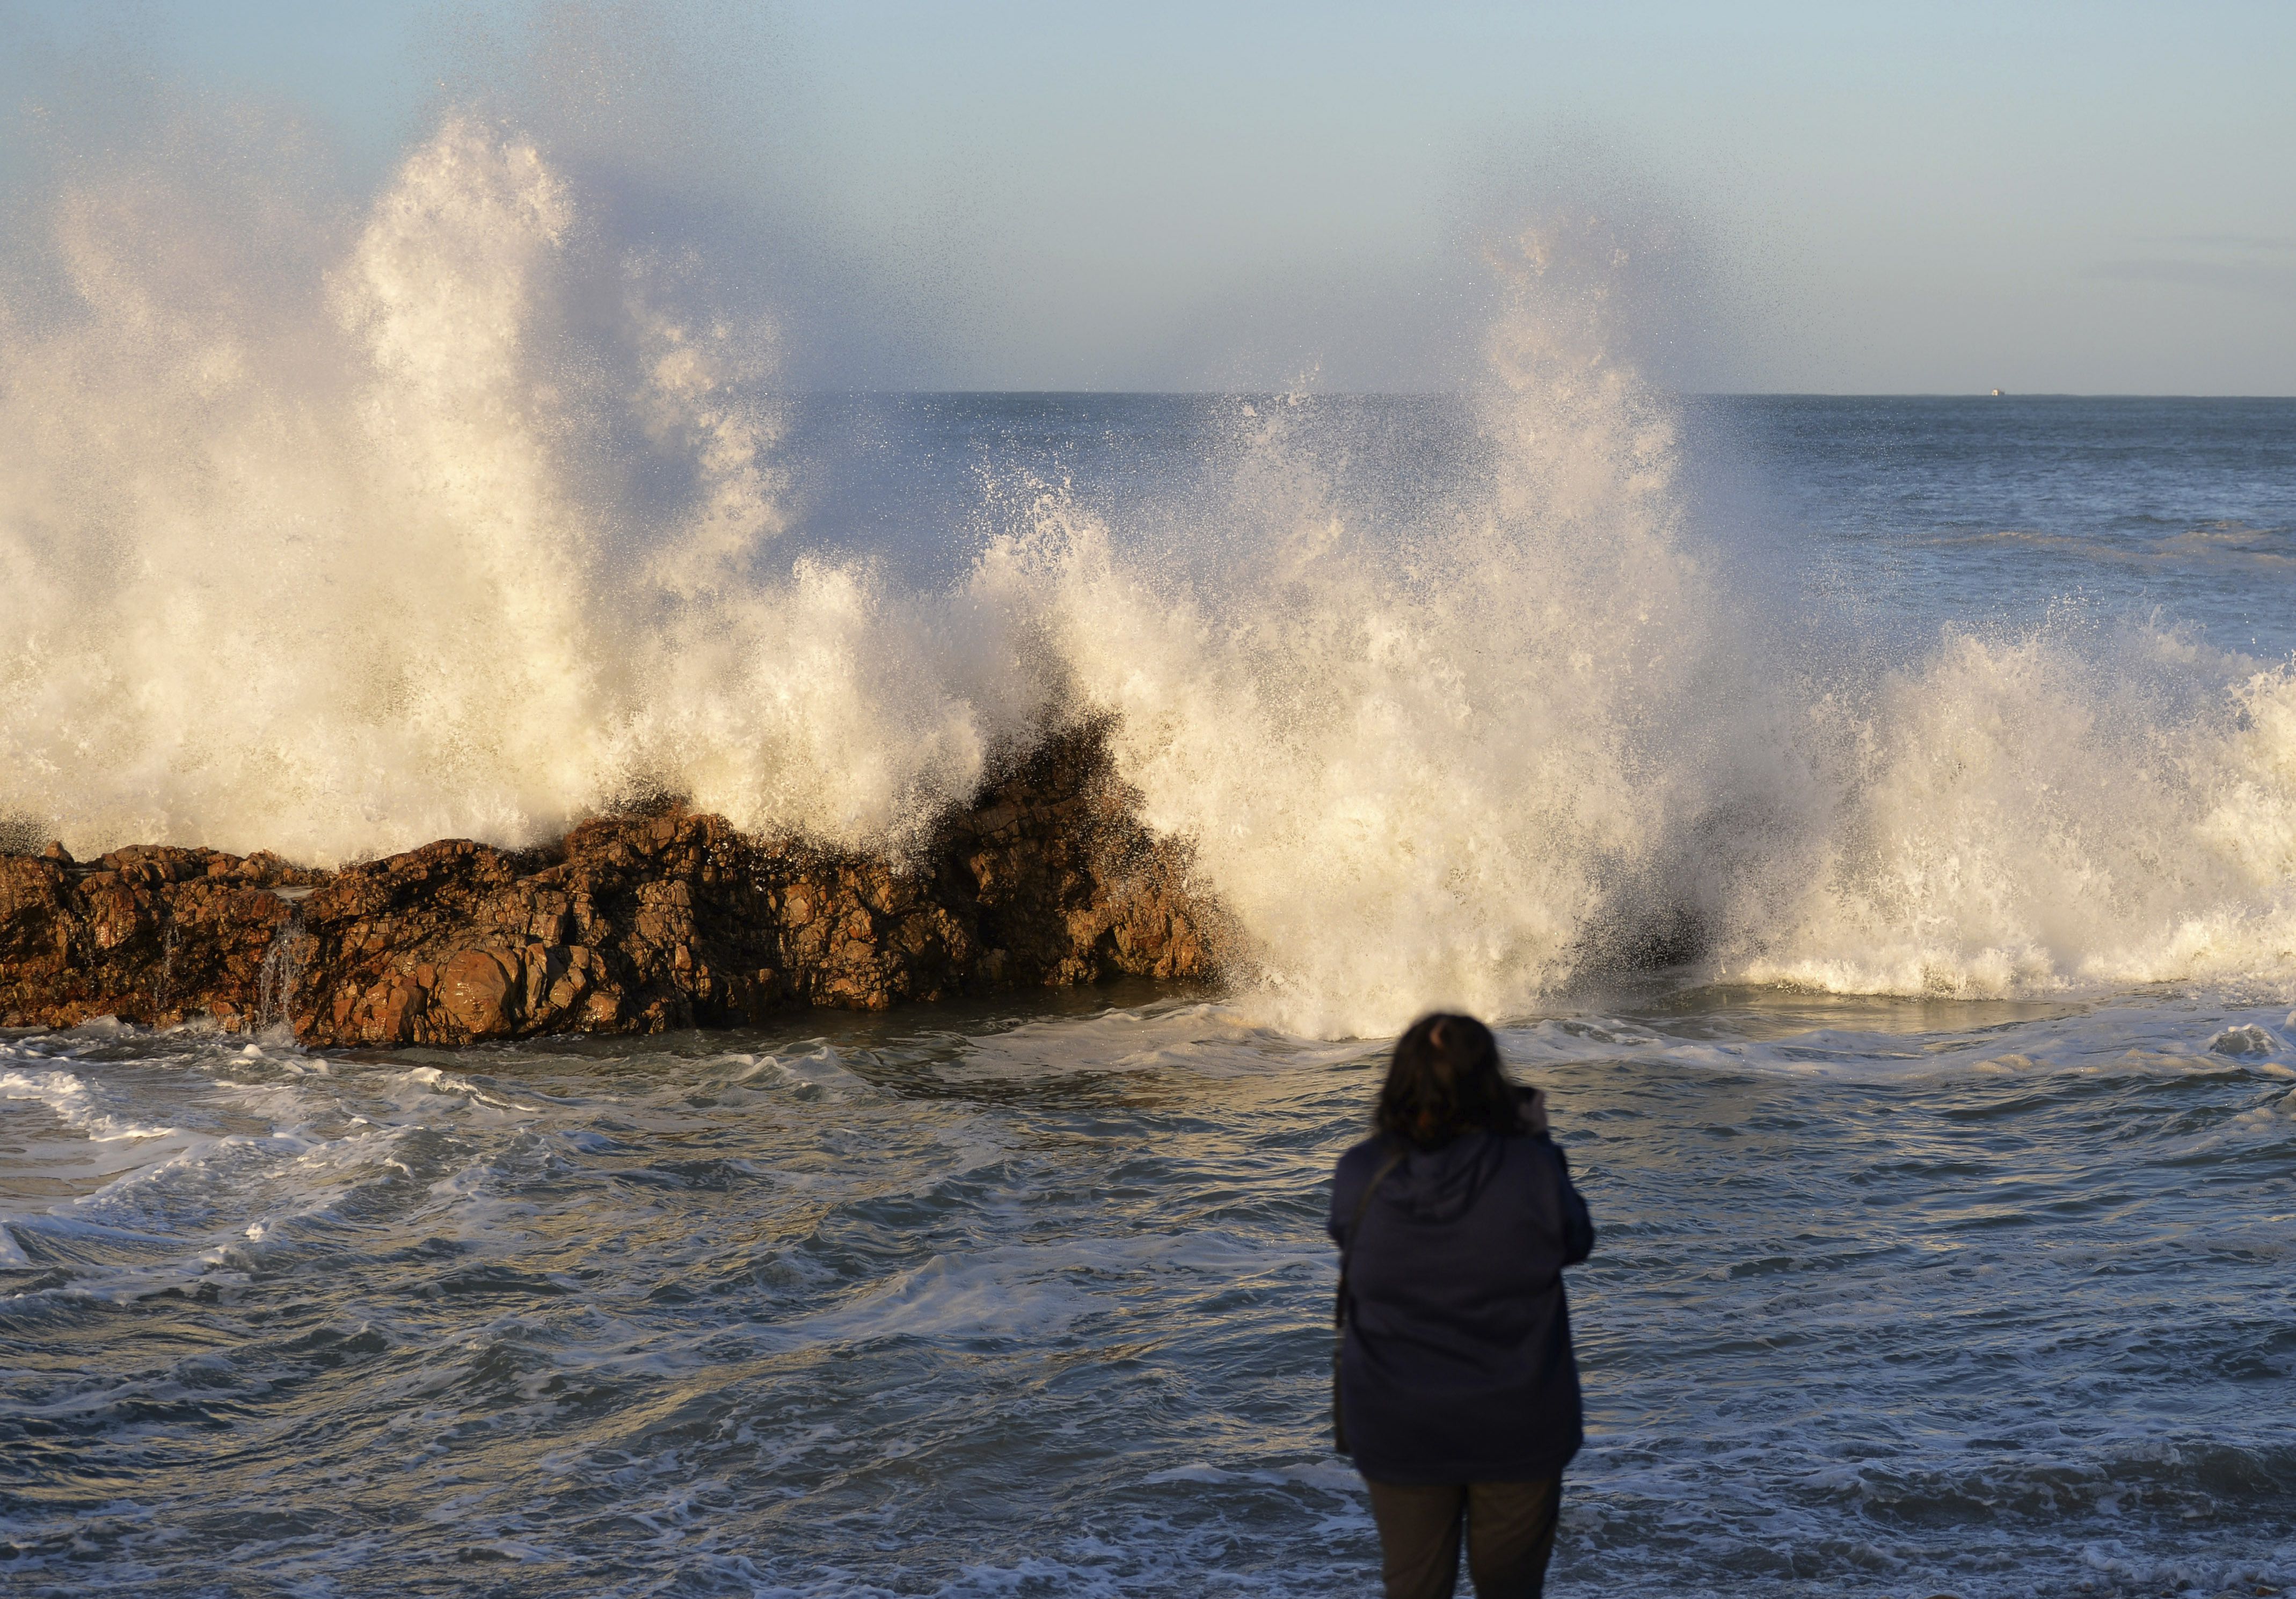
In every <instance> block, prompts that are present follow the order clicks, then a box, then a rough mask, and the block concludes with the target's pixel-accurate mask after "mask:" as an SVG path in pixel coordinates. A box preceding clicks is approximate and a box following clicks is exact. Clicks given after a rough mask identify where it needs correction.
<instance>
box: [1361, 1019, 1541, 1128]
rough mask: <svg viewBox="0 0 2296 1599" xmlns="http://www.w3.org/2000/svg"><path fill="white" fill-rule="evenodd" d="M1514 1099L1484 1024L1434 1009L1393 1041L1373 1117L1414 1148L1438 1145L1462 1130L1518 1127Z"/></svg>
mask: <svg viewBox="0 0 2296 1599" xmlns="http://www.w3.org/2000/svg"><path fill="white" fill-rule="evenodd" d="M1519 1104H1520V1101H1519V1100H1518V1099H1517V1097H1516V1094H1515V1089H1514V1087H1513V1085H1512V1084H1510V1083H1509V1082H1508V1081H1507V1080H1506V1077H1505V1073H1503V1072H1502V1071H1500V1070H1499V1045H1498V1040H1497V1039H1496V1038H1494V1037H1491V1029H1488V1028H1487V1027H1485V1026H1484V1025H1483V1024H1482V1023H1481V1022H1480V1021H1476V1020H1475V1019H1474V1018H1473V1017H1472V1016H1452V1015H1446V1014H1443V1013H1437V1014H1435V1015H1432V1016H1422V1017H1421V1018H1420V1019H1419V1020H1418V1021H1415V1022H1413V1023H1412V1024H1411V1026H1410V1028H1409V1029H1407V1030H1406V1031H1405V1033H1404V1035H1403V1037H1400V1038H1398V1039H1397V1040H1396V1041H1395V1054H1394V1055H1393V1056H1392V1057H1391V1058H1390V1060H1389V1062H1388V1063H1387V1081H1386V1082H1385V1083H1384V1084H1382V1086H1381V1087H1380V1091H1379V1103H1378V1105H1377V1107H1376V1108H1375V1109H1374V1111H1373V1112H1372V1120H1373V1123H1374V1126H1376V1127H1377V1128H1379V1130H1380V1131H1381V1132H1382V1133H1392V1134H1394V1135H1395V1136H1397V1137H1398V1138H1402V1139H1405V1140H1406V1141H1407V1142H1408V1143H1410V1144H1411V1145H1412V1146H1413V1147H1414V1148H1416V1149H1439V1148H1441V1147H1442V1146H1443V1145H1444V1144H1448V1143H1450V1142H1451V1140H1452V1139H1454V1138H1456V1137H1457V1136H1459V1135H1460V1134H1462V1133H1472V1132H1483V1131H1488V1132H1493V1133H1513V1132H1519V1131H1521V1121H1520V1119H1519V1117H1520V1111H1519V1109H1518V1106H1519Z"/></svg>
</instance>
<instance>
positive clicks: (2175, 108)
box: [0, 0, 2296, 394]
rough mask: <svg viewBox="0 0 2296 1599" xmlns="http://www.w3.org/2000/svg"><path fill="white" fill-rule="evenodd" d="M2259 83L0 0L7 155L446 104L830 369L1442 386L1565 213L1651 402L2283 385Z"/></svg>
mask: <svg viewBox="0 0 2296 1599" xmlns="http://www.w3.org/2000/svg"><path fill="white" fill-rule="evenodd" d="M2292 78H2296V7H2292V6H2288V5H2285V4H2213V5H2207V4H2203V5H2195V6H2189V7H2178V8H2167V7H2159V6H2145V5H2136V4H2110V3H2105V0H2092V3H2089V4H2079V5H2072V4H1926V5H1919V6H1882V5H1866V6H1845V5H1840V4H1833V5H1819V4H1738V5H1734V6H1729V7H1717V6H1709V5H1692V4H1622V5H1618V6H1603V7H1590V6H1579V5H1541V4H1520V5H1497V4H1414V5H1409V6H1404V5H1362V4H1288V3H1287V4H1227V5H1219V4H1193V3H1190V4H1153V5H1147V4H1135V5H1127V6H1119V5H1090V4H1046V3H1039V0H980V3H977V4H909V3H898V0H856V3H853V4H799V5H785V6H780V7H775V8H770V9H767V8H763V7H748V6H741V5H734V4H714V5H679V6H670V7H661V6H641V5H634V4H620V5H603V6H601V5H589V6H569V5H545V4H524V3H518V4H513V3H511V0H471V3H468V4H444V5H434V4H403V5H385V4H312V3H309V0H305V3H303V4H287V3H284V0H242V3H238V4H187V3H185V0H133V3H121V4H70V5H65V4H53V3H50V0H0V91H4V94H5V98H6V101H7V105H6V108H5V109H6V112H7V115H8V117H9V118H10V125H11V126H12V127H14V128H15V129H16V130H17V131H18V134H19V135H20V136H21V135H23V134H24V132H25V130H26V129H28V128H33V127H51V126H53V115H52V113H53V111H54V108H55V107H56V106H58V105H60V104H67V103H70V102H78V101H84V100H86V99H88V98H90V97H95V98H99V99H102V98H105V97H109V96H117V97H119V99H120V100H121V101H122V102H123V103H127V102H134V101H135V100H136V99H137V98H138V97H139V96H140V97H144V98H147V99H148V98H152V97H159V98H161V99H170V100H182V99H184V98H189V99H193V100H196V101H198V102H201V103H218V102H221V103H229V102H257V103H259V104H261V105H263V106H265V107H266V108H268V109H269V110H270V111H273V112H274V113H278V112H281V111H284V112H285V113H288V114H291V115H292V116H295V117H299V118H303V119H307V120H308V121H309V122H310V123H311V124H312V125H314V126H315V127H316V129H317V130H318V131H319V133H320V134H321V135H323V139H324V142H325V143H327V144H328V145H329V147H330V148H331V149H332V151H333V152H334V153H333V156H332V160H333V164H334V167H335V169H336V172H337V174H338V176H339V178H340V183H341V184H344V185H345V186H346V187H347V188H349V189H352V190H358V189H361V188H372V187H373V185H374V184H378V183H379V182H381V181H382V179H383V177H384V176H386V175H387V173H388V171H389V167H390V165H391V163H392V161H393V160H394V159H395V158H396V156H397V154H398V152H401V151H402V150H404V149H405V148H406V146H407V145H408V144H409V143H412V142H413V141H414V140H416V139H418V138H420V137H421V136H422V134H423V132H424V130H425V129H426V127H428V126H430V124H431V123H433V122H434V121H435V120H436V119H437V118H438V117H439V115H440V114H441V113H442V111H444V110H445V109H446V108H447V107H449V106H452V105H456V104H465V103H477V104H481V105H483V106H485V107H486V108H487V109H488V111H489V112H490V113H492V114H496V115H499V116H501V117H503V118H504V120H505V121H508V122H512V123H524V124H527V125H528V126H529V127H530V129H531V131H532V132H533V133H534V134H535V135H536V136H537V138H539V139H541V140H542V142H543V143H545V146H552V147H557V146H562V147H564V150H565V152H566V159H567V160H568V161H569V162H570V165H571V166H572V167H573V168H575V169H577V170H578V172H581V173H584V174H588V175H594V176H597V177H598V180H599V181H600V182H602V183H605V184H619V186H620V192H621V193H623V195H624V201H623V204H624V207H625V210H626V211H627V213H628V214H630V215H633V216H638V217H642V218H644V226H646V227H649V228H652V229H654V230H656V231H658V232H660V233H663V234H674V233H675V232H676V230H678V229H679V228H681V227H695V228H699V229H701V231H702V232H704V233H708V234H713V236H714V237H715V238H716V240H717V249H718V250H719V253H720V254H721V255H725V256H727V257H728V258H742V259H746V260H750V261H754V262H758V263H761V265H760V266H758V272H759V273H760V274H761V275H763V277H764V279H765V282H764V283H763V286H762V287H760V288H759V289H758V291H757V292H758V295H759V297H760V298H761V299H762V300H763V301H765V302H769V303H771V304H773V305H774V306H775V309H776V313H777V315H778V316H779V317H780V319H781V320H782V322H783V325H784V328H785V332H786V341H787V343H788V344H789V346H790V347H791V348H792V349H793V350H795V351H796V352H797V355H796V357H795V361H796V370H797V371H798V373H799V376H800V377H801V379H802V381H806V382H808V383H809V384H811V385H814V386H831V387H843V386H850V387H928V388H1020V389H1046V388H1053V389H1066V388H1115V389H1128V388H1141V389H1173V388H1178V389H1200V388H1275V387H1285V386H1290V385H1293V384H1297V383H1301V382H1307V383H1312V384H1317V385H1320V386H1323V387H1327V388H1333V389H1387V388H1415V387H1425V386H1430V385H1442V384H1444V383H1445V382H1446V381H1448V378H1449V375H1450V374H1451V373H1454V372H1455V371H1456V363H1457V362H1458V361H1459V360H1460V359H1462V358H1463V357H1462V351H1463V350H1464V349H1466V348H1469V347H1470V346H1471V345H1472V337H1473V329H1474V327H1475V325H1476V323H1477V318H1478V316H1480V310H1479V304H1480V300H1479V296H1480V293H1481V290H1480V287H1479V283H1480V276H1479V267H1478V266H1477V261H1478V257H1479V253H1480V250H1482V249H1483V248H1484V247H1485V246H1486V245H1487V244H1488V242H1490V241H1491V240H1493V239H1496V238H1500V237H1504V236H1505V234H1507V233H1508V232H1509V231H1510V230H1511V229H1513V228H1514V227H1517V226H1519V225H1521V224H1523V223H1524V222H1526V221H1529V220H1532V219H1535V218H1536V217H1538V216H1539V215H1540V214H1542V212H1544V211H1545V210H1546V209H1551V208H1554V207H1555V206H1558V205H1561V206H1568V207H1571V208H1576V209H1592V210H1599V211H1603V212H1604V213H1605V214H1608V213H1610V212H1611V211H1614V210H1615V211H1617V212H1620V213H1623V214H1626V215H1628V216H1629V217H1633V218H1635V219H1636V225H1637V226H1639V227H1641V228H1643V229H1644V231H1645V232H1647V231H1649V230H1650V229H1652V228H1653V227H1655V228H1657V229H1658V231H1659V232H1661V234H1664V235H1665V236H1667V237H1669V238H1670V239H1672V240H1674V241H1676V242H1677V248H1678V249H1679V250H1681V251H1682V252H1683V254H1684V256H1685V259H1686V260H1688V261H1689V262H1690V266H1688V267H1686V268H1685V269H1684V270H1682V271H1680V272H1677V274H1675V275H1674V276H1673V277H1672V278H1671V279H1670V280H1669V282H1670V283H1672V289H1671V291H1670V294H1671V299H1669V301H1668V302H1667V303H1666V304H1664V305H1660V306H1655V307H1652V309H1650V310H1649V311H1648V312H1647V315H1648V316H1650V317H1651V318H1652V319H1654V321H1655V322H1656V323H1657V324H1661V325H1657V326H1654V327H1652V329H1650V330H1648V338H1649V340H1650V344H1651V348H1653V349H1657V350H1660V351H1662V352H1668V353H1669V358H1670V359H1671V362H1672V371H1671V373H1670V375H1671V376H1672V377H1674V378H1675V380H1676V381H1681V382H1683V383H1685V384H1686V385H1689V386H1694V387H1699V388H1721V389H1792V390H1825V391H1836V392H1868V393H1882V392H1905V391H1914V392H1966V391H1970V390H1975V389H1987V388H1991V387H1994V386H1999V387H2002V388H2005V389H2011V390H2013V391H2021V392H2034V391H2074V392H2121V393H2136V392H2151V393H2161V392H2168V393H2249V394H2259V393H2271V394H2288V393H2296V93H2291V91H2290V89H2289V84H2290V82H2291V80H2292ZM39 119H46V120H45V121H41V120H39ZM133 121H134V119H133V117H127V118H126V119H125V121H122V120H120V119H112V120H110V121H107V120H106V119H103V118H102V117H94V118H89V117H81V118H80V120H79V126H80V127H82V131H80V132H78V133H77V134H74V135H69V137H72V138H78V139H79V140H80V141H82V142H83V143H86V142H88V141H95V142H98V143H100V142H102V138H103V137H107V136H111V135H103V134H100V133H98V132H91V131H87V130H88V129H91V128H93V129H102V128H115V129H116V128H117V127H124V126H127V125H128V124H131V123H133ZM49 136H65V135H49ZM118 136H119V137H123V138H124V137H127V136H129V135H124V134H122V135H118ZM82 153H83V154H85V153H86V152H82ZM47 169H48V170H53V166H51V167H50V168H47ZM632 195H636V196H638V198H636V199H632V198H630V196H632ZM729 219H731V220H729Z"/></svg>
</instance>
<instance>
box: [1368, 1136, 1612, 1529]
mask: <svg viewBox="0 0 2296 1599" xmlns="http://www.w3.org/2000/svg"><path fill="white" fill-rule="evenodd" d="M1397 1147H1398V1143H1395V1142H1390V1140H1389V1139H1387V1138H1385V1137H1375V1138H1366V1139H1365V1140H1364V1142H1362V1143H1361V1144H1357V1145H1356V1146H1355V1147H1354V1148H1353V1149H1350V1150H1349V1151H1348V1152H1347V1153H1346V1154H1344V1155H1341V1157H1340V1165H1339V1171H1338V1173H1337V1175H1336V1176H1335V1177H1334V1178H1333V1184H1332V1211H1331V1218H1330V1220H1329V1222H1328V1223H1327V1226H1328V1229H1329V1231H1330V1233H1331V1234H1332V1238H1333V1242H1336V1243H1338V1244H1339V1246H1340V1247H1341V1250H1342V1251H1349V1250H1350V1248H1351V1249H1352V1252H1351V1253H1349V1255H1348V1258H1347V1259H1348V1299H1349V1305H1348V1322H1347V1333H1346V1335H1345V1341H1344V1343H1343V1344H1342V1346H1341V1351H1340V1403H1341V1408H1342V1410H1343V1412H1344V1414H1345V1415H1346V1417H1347V1431H1348V1443H1349V1448H1350V1450H1351V1452H1352V1454H1353V1456H1354V1458H1355V1463H1356V1465H1357V1469H1359V1470H1360V1471H1361V1472H1363V1474H1364V1475H1365V1477H1367V1478H1369V1479H1371V1480H1373V1481H1374V1482H1394V1483H1406V1484H1429V1483H1456V1482H1527V1481H1532V1480H1537V1479H1539V1478H1543V1477H1553V1476H1555V1475H1557V1474H1558V1473H1560V1472H1561V1471H1562V1468H1563V1466H1564V1465H1565V1464H1567V1463H1568V1462H1569V1461H1570V1457H1571V1456H1573V1455H1575V1454H1577V1453H1578V1452H1579V1442H1580V1440H1581V1439H1582V1437H1583V1432H1582V1430H1581V1429H1582V1423H1581V1417H1580V1412H1579V1364H1578V1361H1577V1359H1576V1357H1574V1356H1573V1355H1572V1353H1571V1349H1570V1308H1569V1307H1568V1306H1567V1305H1565V1304H1564V1302H1563V1295H1562V1268H1563V1267H1566V1266H1573V1265H1576V1264H1577V1263H1578V1262H1579V1261H1581V1260H1584V1259H1586V1258H1587V1254H1588V1252H1589V1251H1592V1250H1593V1249H1594V1247H1595V1226H1594V1223H1593V1222H1592V1221H1590V1220H1589V1219H1588V1218H1587V1201H1585V1200H1583V1199H1581V1198H1579V1191H1578V1190H1577V1189H1576V1188H1574V1187H1572V1186H1571V1185H1570V1167H1569V1165H1568V1163H1567V1162H1566V1161H1565V1160H1563V1158H1562V1150H1560V1149H1559V1148H1557V1147H1556V1146H1555V1144H1554V1141H1553V1140H1552V1139H1550V1138H1548V1137H1547V1136H1546V1135H1545V1134H1543V1133H1539V1134H1529V1133H1524V1134H1513V1135H1501V1134H1497V1133H1467V1134H1463V1135H1462V1136H1459V1137H1456V1138H1454V1139H1453V1140H1452V1141H1451V1142H1450V1143H1448V1144H1445V1145H1443V1147H1442V1148H1440V1149H1436V1150H1413V1151H1412V1152H1410V1153H1409V1154H1407V1155H1406V1156H1405V1157H1404V1159H1403V1160H1402V1161H1401V1162H1400V1163H1399V1164H1398V1165H1397V1167H1396V1168H1395V1169H1394V1170H1392V1171H1390V1172H1389V1173H1388V1174H1387V1176H1386V1177H1385V1178H1383V1179H1382V1181H1381V1183H1380V1185H1379V1187H1378V1189H1377V1190H1376V1191H1375V1192H1374V1193H1373V1194H1372V1199H1371V1205H1370V1207H1369V1209H1368V1210H1365V1213H1364V1218H1363V1224H1362V1227H1361V1229H1360V1236H1359V1237H1357V1238H1356V1239H1354V1240H1352V1241H1350V1239H1349V1236H1348V1233H1349V1228H1350V1226H1351V1224H1352V1223H1353V1222H1354V1219H1355V1213H1356V1205H1357V1201H1359V1200H1361V1199H1362V1197H1363V1192H1364V1185H1365V1184H1366V1183H1368V1182H1370V1181H1371V1178H1372V1175H1373V1173H1374V1172H1376V1171H1377V1170H1378V1169H1379V1168H1380V1167H1381V1165H1382V1164H1383V1163H1384V1162H1385V1160H1387V1157H1388V1155H1389V1153H1390V1152H1392V1151H1393V1150H1394V1149H1395V1148H1397Z"/></svg>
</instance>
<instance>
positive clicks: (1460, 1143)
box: [1378, 1133, 1506, 1221]
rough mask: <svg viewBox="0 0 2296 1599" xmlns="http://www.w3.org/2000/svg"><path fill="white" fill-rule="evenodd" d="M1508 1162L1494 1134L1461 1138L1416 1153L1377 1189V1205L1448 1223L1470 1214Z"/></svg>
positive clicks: (1419, 1217) (1503, 1145)
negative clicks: (1484, 1191) (1477, 1197)
mask: <svg viewBox="0 0 2296 1599" xmlns="http://www.w3.org/2000/svg"><path fill="white" fill-rule="evenodd" d="M1505 1160H1506V1140H1505V1139H1504V1138H1502V1137H1500V1136H1498V1135H1497V1133H1462V1134H1461V1135H1460V1136H1458V1137H1456V1138H1454V1139H1452V1140H1451V1142H1450V1143H1448V1144H1445V1145H1444V1146H1443V1147H1442V1148H1440V1149H1430V1150H1418V1149H1415V1150H1413V1151H1412V1152H1410V1153H1409V1154H1408V1155H1406V1156H1405V1157H1404V1159H1403V1160H1402V1163H1401V1164H1399V1165H1398V1166H1397V1167H1396V1169H1394V1170H1393V1171H1391V1172H1390V1173H1388V1174H1387V1180H1386V1181H1385V1182H1383V1183H1382V1184H1381V1185H1379V1195H1378V1198H1379V1202H1380V1203H1382V1204H1383V1205H1392V1206H1394V1207H1395V1208H1396V1209H1397V1210H1401V1211H1403V1212H1404V1213H1405V1214H1406V1215H1407V1216H1410V1217H1411V1218H1414V1219H1415V1220H1418V1221H1450V1220H1452V1219H1453V1218H1456V1217H1459V1216H1463V1215H1464V1214H1465V1213H1466V1210H1467V1208H1468V1207H1469V1206H1471V1205H1472V1204H1473V1203H1474V1202H1475V1198H1476V1196H1477V1195H1478V1194H1480V1193H1482V1191H1483V1189H1484V1187H1485V1186H1486V1185H1488V1183H1489V1182H1490V1180H1491V1178H1492V1177H1494V1176H1496V1175H1497V1172H1498V1169H1499V1167H1500V1166H1501V1165H1502V1164H1503V1163H1504V1162H1505Z"/></svg>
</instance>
